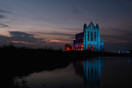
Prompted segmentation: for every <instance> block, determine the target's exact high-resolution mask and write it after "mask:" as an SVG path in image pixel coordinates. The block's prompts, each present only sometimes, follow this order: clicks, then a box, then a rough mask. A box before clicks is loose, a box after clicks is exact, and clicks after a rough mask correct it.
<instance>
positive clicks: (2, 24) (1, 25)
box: [0, 23, 9, 28]
mask: <svg viewBox="0 0 132 88" xmlns="http://www.w3.org/2000/svg"><path fill="white" fill-rule="evenodd" d="M5 27H9V25H7V24H4V23H0V28H5Z"/></svg>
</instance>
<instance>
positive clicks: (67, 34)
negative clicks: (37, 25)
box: [40, 32, 74, 37]
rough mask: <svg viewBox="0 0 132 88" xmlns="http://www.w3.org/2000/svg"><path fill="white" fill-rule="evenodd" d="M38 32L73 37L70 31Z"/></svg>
mask: <svg viewBox="0 0 132 88" xmlns="http://www.w3.org/2000/svg"><path fill="white" fill-rule="evenodd" d="M40 34H45V35H57V36H69V37H73V36H74V35H73V34H70V33H60V32H50V33H40Z"/></svg>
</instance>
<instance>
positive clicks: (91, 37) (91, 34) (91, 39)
mask: <svg viewBox="0 0 132 88" xmlns="http://www.w3.org/2000/svg"><path fill="white" fill-rule="evenodd" d="M91 41H93V32H91Z"/></svg>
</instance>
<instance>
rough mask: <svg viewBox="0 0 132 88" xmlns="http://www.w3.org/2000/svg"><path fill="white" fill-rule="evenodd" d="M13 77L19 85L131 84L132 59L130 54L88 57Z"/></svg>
mask: <svg viewBox="0 0 132 88" xmlns="http://www.w3.org/2000/svg"><path fill="white" fill-rule="evenodd" d="M60 63H61V62H60ZM14 80H15V82H14V85H17V87H18V88H106V87H107V88H108V87H110V88H113V87H114V88H117V87H132V85H131V84H132V63H131V58H130V57H105V58H104V57H96V58H87V59H86V60H81V61H75V62H72V63H70V64H69V65H68V66H67V67H65V68H61V69H54V70H52V71H42V72H35V73H32V74H30V75H28V76H25V77H22V78H20V77H15V78H14Z"/></svg>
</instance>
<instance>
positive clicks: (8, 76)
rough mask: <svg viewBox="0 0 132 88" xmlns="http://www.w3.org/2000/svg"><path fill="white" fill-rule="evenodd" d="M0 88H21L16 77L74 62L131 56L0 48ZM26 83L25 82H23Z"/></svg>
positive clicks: (50, 69) (62, 66)
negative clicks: (15, 83) (16, 81)
mask: <svg viewBox="0 0 132 88" xmlns="http://www.w3.org/2000/svg"><path fill="white" fill-rule="evenodd" d="M0 55H1V59H0V68H1V73H0V74H1V75H0V76H1V77H0V88H20V87H18V86H16V85H14V81H15V80H14V78H15V77H23V76H28V75H29V74H31V73H34V72H41V71H45V70H48V71H52V70H54V69H57V68H59V69H60V68H64V67H66V66H68V65H69V63H71V62H74V61H80V60H85V59H87V58H96V57H112V56H114V57H118V56H120V57H126V56H127V57H128V56H130V54H114V53H103V52H90V51H84V52H79V51H78V52H75V51H70V52H63V51H59V50H52V49H27V48H15V47H13V46H12V47H11V46H10V47H3V48H0ZM23 83H24V81H23Z"/></svg>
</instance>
